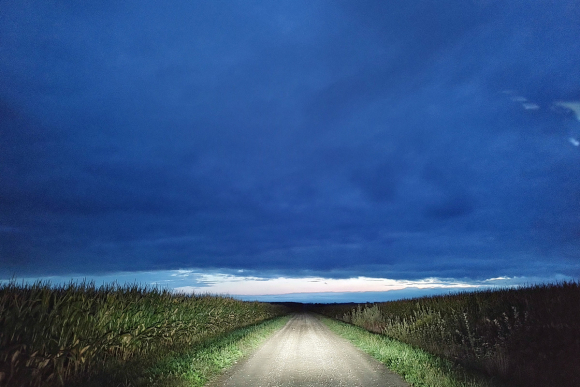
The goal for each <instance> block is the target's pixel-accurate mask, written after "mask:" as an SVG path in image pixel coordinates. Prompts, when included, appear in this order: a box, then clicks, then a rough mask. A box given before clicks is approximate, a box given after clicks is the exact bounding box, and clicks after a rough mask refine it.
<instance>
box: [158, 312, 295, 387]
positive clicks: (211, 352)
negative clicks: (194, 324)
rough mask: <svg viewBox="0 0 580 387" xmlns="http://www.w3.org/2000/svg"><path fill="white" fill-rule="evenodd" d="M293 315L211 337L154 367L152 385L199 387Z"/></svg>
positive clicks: (254, 346) (253, 347) (248, 351)
mask: <svg viewBox="0 0 580 387" xmlns="http://www.w3.org/2000/svg"><path fill="white" fill-rule="evenodd" d="M289 319H290V316H283V317H277V318H273V319H271V320H268V321H265V322H262V323H259V324H256V325H252V326H249V327H245V328H241V329H237V330H235V331H233V332H231V333H229V334H226V335H224V336H221V337H218V338H215V339H214V340H210V341H207V342H205V343H203V344H202V345H200V346H196V347H194V348H192V350H191V351H188V352H185V353H182V354H180V355H178V356H175V357H168V358H165V359H164V360H162V361H160V362H158V363H157V364H156V365H155V366H154V367H153V368H151V369H150V373H151V376H150V378H149V380H150V384H148V385H151V386H163V387H182V386H183V387H185V386H188V387H198V386H204V385H205V384H206V383H208V382H209V381H210V380H211V379H213V378H215V377H216V376H217V375H219V374H221V373H222V372H223V371H224V370H225V369H227V368H229V367H231V366H232V365H234V363H235V362H237V361H238V360H239V359H241V358H242V357H244V356H246V355H248V354H249V353H250V352H252V351H253V350H254V349H255V348H257V347H258V346H259V345H260V344H261V343H263V342H264V341H265V340H266V339H267V338H269V337H270V336H271V335H272V334H274V333H275V332H277V331H278V330H279V329H281V328H282V327H283V326H284V325H286V323H287V322H288V320H289Z"/></svg>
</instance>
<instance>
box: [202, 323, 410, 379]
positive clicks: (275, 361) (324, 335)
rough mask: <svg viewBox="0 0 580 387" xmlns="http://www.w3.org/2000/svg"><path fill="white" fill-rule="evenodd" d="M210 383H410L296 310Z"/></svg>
mask: <svg viewBox="0 0 580 387" xmlns="http://www.w3.org/2000/svg"><path fill="white" fill-rule="evenodd" d="M210 386H212V387H221V386H237V387H243V386H248V387H250V386H251V387H266V386H272V387H274V386H277V387H290V386H317V387H327V386H348V387H354V386H365V387H375V386H377V387H378V386H389V387H409V384H407V383H406V382H404V381H403V379H402V378H401V377H400V376H398V375H396V374H394V373H392V372H391V371H389V370H388V369H387V368H386V367H385V366H384V365H382V364H380V363H379V362H378V361H376V360H375V359H373V358H371V357H370V356H368V355H367V354H365V353H363V352H361V351H360V350H358V349H357V348H355V347H354V346H353V345H352V344H350V343H349V342H347V341H346V340H344V339H342V338H340V337H339V336H337V335H336V334H334V333H333V332H331V331H330V330H329V329H328V328H327V327H326V326H325V325H324V324H322V323H321V322H320V321H318V319H316V318H315V317H314V316H312V315H308V314H299V315H296V316H294V317H293V318H292V319H291V320H290V321H289V322H288V324H286V326H284V328H282V330H280V331H279V332H277V333H276V334H275V335H274V336H272V337H271V338H270V339H268V340H267V341H266V343H264V345H262V347H260V348H259V349H258V350H257V351H256V352H255V353H254V354H253V355H252V356H250V357H248V358H247V359H246V360H244V361H242V362H240V363H238V364H236V365H235V366H234V367H232V368H231V369H230V370H228V371H227V372H226V374H224V375H222V377H221V378H219V379H218V380H216V381H214V382H213V383H211V384H210Z"/></svg>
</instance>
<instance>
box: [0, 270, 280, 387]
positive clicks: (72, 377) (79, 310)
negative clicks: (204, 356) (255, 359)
mask: <svg viewBox="0 0 580 387" xmlns="http://www.w3.org/2000/svg"><path fill="white" fill-rule="evenodd" d="M286 313H287V309H286V308H285V307H283V306H280V305H272V304H268V303H258V302H243V301H239V300H235V299H233V298H229V297H218V296H210V295H176V294H174V293H172V292H170V291H168V290H160V289H157V288H148V287H143V286H140V285H131V286H119V285H107V286H100V287H96V286H95V285H94V284H93V283H80V284H75V283H71V284H69V285H66V286H60V287H52V286H50V285H49V284H46V283H36V284H34V285H18V284H16V283H15V282H14V281H12V282H10V283H7V284H4V285H0V386H53V385H54V386H59V385H69V384H75V383H81V385H88V383H91V380H92V379H95V380H99V378H102V377H103V375H109V377H111V378H116V379H115V380H114V382H115V385H124V386H133V385H141V384H143V385H146V384H144V383H149V384H152V383H154V377H160V378H161V379H163V378H165V376H163V375H166V374H173V375H174V376H175V377H178V373H179V372H177V371H175V372H174V371H172V370H171V367H170V366H169V365H166V366H161V365H160V364H163V362H164V361H165V362H166V363H165V364H172V363H171V361H172V360H171V359H173V361H175V362H177V360H175V359H178V358H179V356H181V355H183V356H186V354H188V353H189V354H190V355H191V353H192V349H193V348H206V349H207V348H210V347H211V346H212V344H211V343H213V344H214V347H215V345H217V347H220V345H222V344H220V343H226V342H227V340H230V339H231V340H233V338H230V339H227V338H226V337H227V336H226V334H227V333H232V332H234V331H235V330H236V329H239V328H243V327H249V326H251V325H254V324H257V323H260V322H263V321H266V320H269V319H272V318H274V317H277V316H282V315H284V314H286ZM255 329H257V328H255ZM266 331H267V330H266ZM251 333H252V329H250V328H249V330H246V331H240V332H238V333H237V335H238V336H235V335H236V334H234V336H233V337H237V338H244V337H249V336H248V335H250V336H251ZM258 336H259V335H258ZM219 340H225V341H219ZM248 340H250V339H248ZM250 341H251V340H250ZM234 352H235V351H234ZM210 357H211V356H210ZM167 362H169V363H167ZM173 364H177V363H173ZM150 369H156V371H155V372H153V371H151V372H150V373H147V372H145V371H146V370H150ZM132 374H135V375H137V374H140V375H139V378H140V379H139V380H133V379H132V378H133V376H131V375H132ZM194 374H195V373H194ZM99 375H100V376H99ZM197 375H201V373H198V374H197ZM135 377H137V376H135ZM200 378H201V377H200ZM166 379H167V378H166ZM101 380H102V379H101ZM119 381H122V383H120V382H119ZM101 385H103V384H101Z"/></svg>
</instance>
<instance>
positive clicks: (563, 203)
mask: <svg viewBox="0 0 580 387" xmlns="http://www.w3.org/2000/svg"><path fill="white" fill-rule="evenodd" d="M0 10H1V11H2V12H0V14H1V15H2V16H0V17H1V20H0V37H1V39H0V55H1V56H2V58H4V59H3V61H2V64H0V123H1V127H0V131H1V133H0V134H1V141H0V151H1V154H0V180H1V181H2V184H1V185H0V254H1V256H0V258H1V260H2V263H3V264H2V265H1V266H0V274H2V275H10V274H12V273H16V274H18V275H25V274H29V273H34V274H37V275H38V274H43V273H44V274H47V273H61V274H62V273H65V274H66V273H72V272H77V273H82V272H113V271H119V270H122V271H131V270H157V269H177V268H188V267H199V268H209V267H213V268H225V269H252V270H267V271H269V272H272V273H276V272H279V273H286V274H289V275H290V274H291V275H300V274H301V273H302V274H304V273H319V274H321V275H322V274H324V275H327V276H335V277H341V278H342V277H348V276H349V275H362V274H365V275H376V276H379V275H382V276H388V277H389V278H424V277H427V276H440V277H447V278H453V277H454V278H459V277H471V278H480V279H481V278H487V277H490V276H499V275H523V273H524V272H525V274H529V275H535V274H537V273H538V272H543V271H544V270H545V269H546V268H549V270H552V271H554V272H564V273H565V274H572V275H576V274H578V263H577V260H578V259H579V258H580V257H579V256H578V253H577V251H579V250H578V247H580V246H579V242H580V226H579V225H580V210H579V208H578V199H579V194H578V192H580V183H579V182H580V179H579V178H578V176H579V173H580V163H579V162H580V153H579V149H578V148H577V147H575V146H574V145H573V144H572V143H573V141H572V140H569V138H571V139H575V138H577V137H578V138H580V125H579V123H578V121H577V120H575V117H574V115H573V114H572V112H571V111H570V110H569V109H566V108H562V107H560V108H554V107H553V106H552V104H553V102H554V101H556V100H578V99H580V88H579V87H578V85H580V72H578V71H577V69H576V66H577V63H578V61H579V59H580V57H579V54H578V53H580V43H579V41H578V39H577V37H578V36H580V27H578V25H579V24H578V23H577V20H579V19H580V9H579V7H578V5H577V4H576V3H575V2H573V1H561V2H552V1H538V2H534V3H532V4H529V3H524V2H509V3H506V2H502V1H461V2H460V1H457V2H454V1H453V2H448V3H447V4H445V6H443V5H441V4H439V3H436V2H429V1H423V2H408V1H395V2H375V1H368V2H365V1H356V2H355V1H352V2H336V3H333V2H299V1H291V2H260V1H256V2H227V3H222V2H176V3H173V4H172V5H171V6H166V5H162V4H160V3H156V2H140V3H139V4H137V3H133V4H131V3H127V2H123V3H118V2H110V3H109V2H108V3H106V4H105V3H102V2H101V3H99V4H98V5H86V4H68V3H67V2H60V1H54V2H29V3H26V4H24V3H18V2H9V3H7V2H4V3H2V5H0ZM522 98H526V103H529V105H527V106H528V108H529V109H525V108H524V105H522V101H523V100H521V99H522ZM534 105H535V106H537V107H538V108H537V109H536V108H535V107H534ZM554 262H556V263H555V264H554ZM554 265H555V266H554Z"/></svg>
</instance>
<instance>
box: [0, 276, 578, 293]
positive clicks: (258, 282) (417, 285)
mask: <svg viewBox="0 0 580 387" xmlns="http://www.w3.org/2000/svg"><path fill="white" fill-rule="evenodd" d="M15 280H16V281H17V283H22V282H24V283H28V284H30V283H34V282H36V281H49V282H50V283H51V284H53V285H62V284H67V283H70V282H71V281H73V282H82V281H93V282H94V283H95V284H96V285H97V286H99V285H102V284H110V283H114V282H116V283H118V284H120V285H123V284H134V283H138V284H141V285H148V286H159V287H163V288H168V289H171V290H173V291H175V292H178V293H186V294H192V293H197V294H200V293H211V294H222V295H231V296H262V295H263V296H265V295H284V294H297V293H299V294H305V293H311V294H318V293H341V297H340V298H341V300H342V301H348V300H347V299H348V296H345V293H364V292H389V291H400V290H404V289H439V290H441V289H450V290H454V291H457V290H467V291H469V290H478V289H487V288H495V287H511V286H525V285H532V284H538V283H554V282H558V281H570V280H572V278H571V277H567V276H562V275H556V276H553V277H550V278H548V277H546V278H540V277H497V278H490V279H486V280H479V281H475V280H469V279H463V280H461V279H453V278H424V279H419V280H397V279H388V278H371V277H354V278H342V279H336V278H324V277H318V276H312V277H295V278H288V277H266V276H258V275H251V276H248V275H244V272H243V271H240V272H238V273H236V274H232V273H223V272H218V271H213V272H210V271H201V270H164V271H154V272H133V273H118V274H108V275H100V276H97V275H91V276H80V275H79V276H72V277H59V276H53V277H37V278H16V279H15ZM8 281H9V280H7V279H3V280H0V284H2V283H6V282H8Z"/></svg>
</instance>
